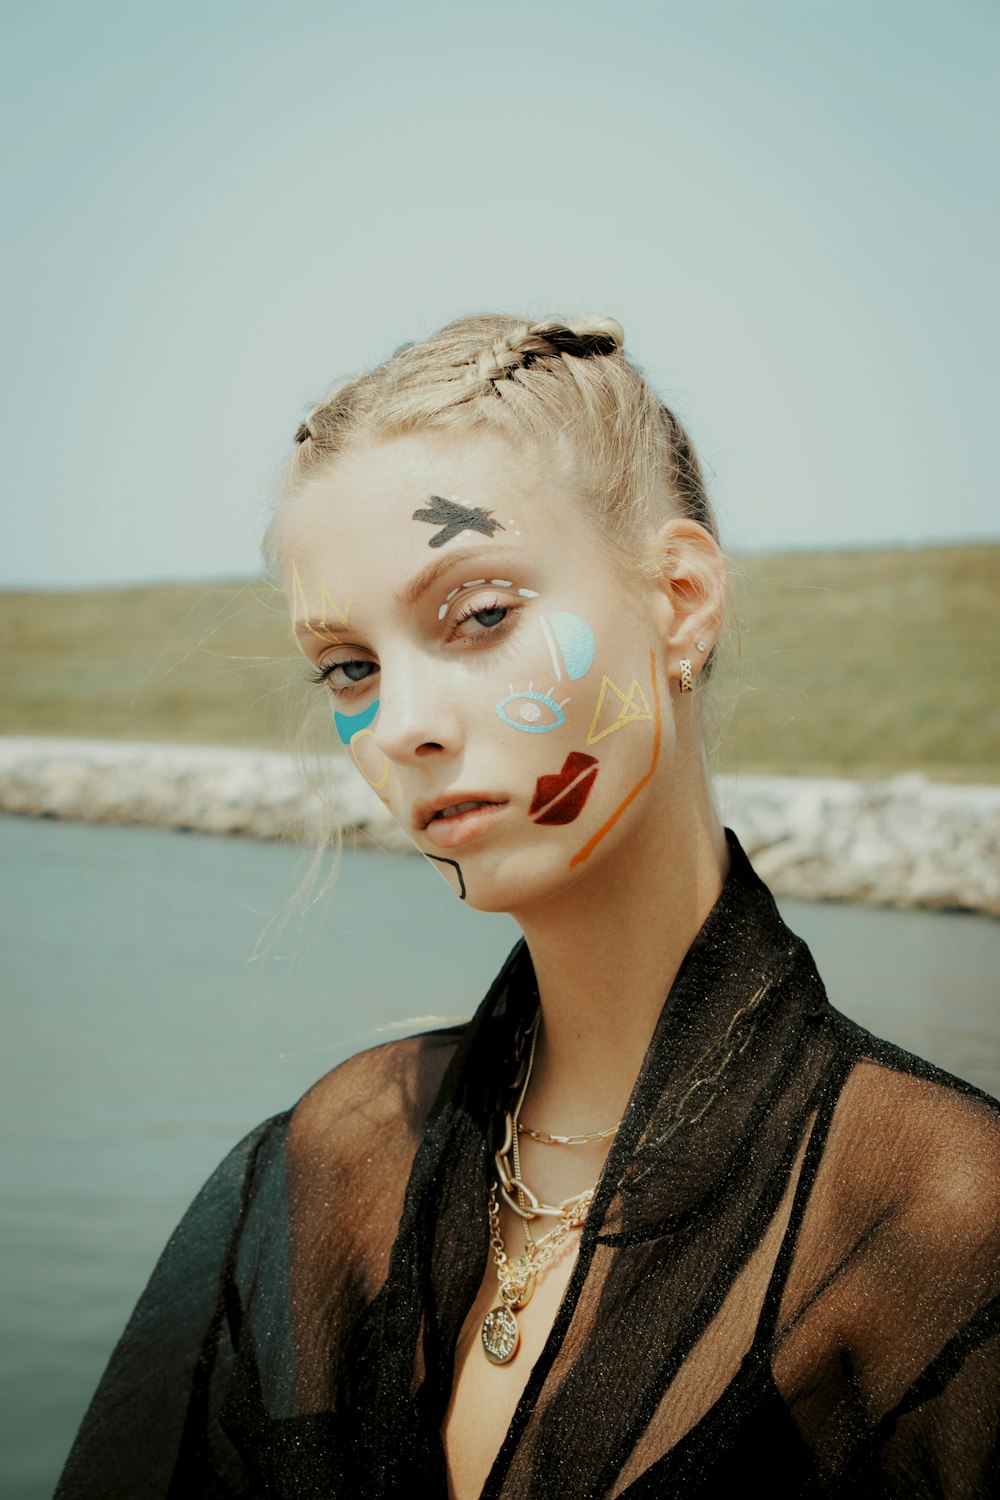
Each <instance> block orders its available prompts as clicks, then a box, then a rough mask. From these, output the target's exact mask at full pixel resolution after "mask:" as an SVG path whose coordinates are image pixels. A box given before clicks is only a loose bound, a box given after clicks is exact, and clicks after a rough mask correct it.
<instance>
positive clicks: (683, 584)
mask: <svg viewBox="0 0 1000 1500" xmlns="http://www.w3.org/2000/svg"><path fill="white" fill-rule="evenodd" d="M647 546H648V548H649V560H650V562H651V563H652V564H653V566H654V567H655V569H656V589H657V597H656V606H655V607H656V617H657V622H658V627H659V633H660V640H661V642H662V645H663V649H664V653H665V663H666V667H667V675H668V676H669V677H670V678H671V679H672V680H674V681H678V682H679V681H680V676H681V665H680V664H681V662H682V661H688V662H690V664H691V673H692V676H697V674H698V673H699V672H700V671H701V670H702V668H703V667H704V665H705V663H706V661H707V660H708V657H709V655H710V653H711V650H712V647H713V646H714V645H715V642H716V640H717V639H718V636H719V631H720V630H721V628H722V620H723V616H724V615H725V611H726V559H725V558H724V557H723V555H722V549H721V548H720V547H719V544H718V542H717V541H716V540H715V538H714V537H713V536H711V535H710V534H709V532H707V531H706V530H705V528H704V526H699V524H698V522H697V521H692V520H691V519H690V518H689V517H687V516H673V517H671V519H670V520H669V521H666V522H664V524H663V525H662V526H661V527H659V528H658V529H657V530H656V531H655V532H654V533H653V534H652V535H651V536H650V538H649V540H648V542H647Z"/></svg>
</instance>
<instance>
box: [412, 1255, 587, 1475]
mask: <svg viewBox="0 0 1000 1500" xmlns="http://www.w3.org/2000/svg"><path fill="white" fill-rule="evenodd" d="M578 1244H579V1239H578V1236H576V1235H573V1236H572V1237H571V1238H570V1239H568V1240H567V1241H566V1243H565V1244H564V1245H563V1246H561V1248H560V1251H559V1253H558V1254H557V1255H556V1257H555V1258H554V1259H553V1261H552V1262H551V1263H550V1264H549V1265H548V1266H547V1267H546V1268H545V1273H544V1275H543V1276H541V1277H540V1278H539V1280H538V1282H537V1284H536V1286H535V1290H534V1292H533V1293H532V1296H531V1300H530V1302H528V1304H527V1305H526V1306H525V1307H524V1308H522V1309H521V1310H520V1311H519V1312H518V1313H517V1314H516V1318H517V1327H518V1334H519V1343H518V1347H517V1351H516V1353H515V1354H514V1357H513V1358H512V1359H511V1360H510V1361H509V1362H508V1363H507V1364H504V1365H495V1364H492V1363H491V1362H490V1360H489V1359H487V1357H486V1354H485V1352H484V1350H483V1344H482V1336H481V1333H482V1326H483V1319H484V1318H485V1317H486V1315H487V1313H488V1312H489V1311H490V1310H491V1308H495V1307H498V1306H499V1305H500V1298H499V1295H498V1281H497V1273H496V1267H495V1265H494V1264H493V1260H492V1257H491V1258H490V1262H489V1264H488V1265H487V1267H486V1274H485V1276H484V1277H483V1281H482V1285H481V1286H480V1288H479V1292H478V1294H477V1296H476V1299H475V1301H474V1303H473V1305H472V1308H471V1309H470V1312H469V1315H468V1317H467V1318H466V1320H465V1322H464V1324H463V1325H462V1331H461V1334H460V1335H459V1340H458V1347H457V1349H456V1351H455V1379H454V1382H453V1385H452V1393H451V1401H450V1403H449V1405H448V1411H447V1413H446V1416H445V1420H444V1425H443V1428H442V1436H443V1439H444V1448H445V1456H446V1458H447V1463H448V1488H449V1493H450V1494H451V1495H452V1496H453V1497H454V1500H477V1497H478V1496H479V1495H480V1494H481V1492H482V1488H483V1485H484V1484H485V1482H486V1478H487V1476H488V1474H489V1472H490V1469H491V1468H492V1467H493V1461H494V1459H495V1458H496V1456H497V1453H498V1452H499V1451H500V1447H501V1445H502V1443H503V1441H504V1438H505V1437H506V1435H507V1432H508V1430H509V1428H510V1425H511V1422H512V1421H513V1419H514V1413H515V1411H516V1410H517V1405H518V1402H519V1401H520V1399H521V1396H522V1395H523V1393H524V1389H525V1386H526V1385H527V1383H528V1379H529V1377H530V1375H531V1371H532V1369H533V1367H534V1365H535V1362H536V1360H537V1359H538V1357H539V1356H540V1354H541V1353H542V1350H543V1349H544V1347H545V1343H546V1340H547V1339H548V1336H549V1333H550V1332H551V1329H552V1325H553V1323H554V1322H555V1319H556V1315H557V1314H558V1312H559V1308H560V1305H561V1304H562V1301H563V1298H564V1296H565V1293H566V1288H567V1285H568V1283H569V1279H570V1276H571V1275H572V1272H573V1267H574V1265H575V1263H576V1254H577V1247H578Z"/></svg>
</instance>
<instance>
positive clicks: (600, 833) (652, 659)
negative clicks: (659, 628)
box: [539, 651, 662, 870]
mask: <svg viewBox="0 0 1000 1500" xmlns="http://www.w3.org/2000/svg"><path fill="white" fill-rule="evenodd" d="M649 680H650V687H651V690H652V699H653V753H652V756H651V757H650V761H649V770H648V771H647V772H646V774H645V775H644V776H642V777H641V778H640V779H639V780H638V781H637V782H636V784H635V786H634V787H633V788H632V790H631V791H630V792H629V794H628V796H627V797H625V798H623V800H622V801H621V802H619V804H618V806H617V807H616V808H615V810H614V812H613V813H612V814H611V816H610V818H608V819H607V820H606V822H604V823H602V824H601V826H600V828H599V829H598V830H597V832H596V833H595V834H594V835H593V836H592V837H591V838H589V839H588V840H587V842H586V843H585V844H584V846H583V848H582V849H578V850H577V852H576V853H575V854H574V855H573V858H572V859H571V860H570V862H569V868H570V869H571V870H572V869H573V867H574V866H575V865H579V864H582V863H583V861H584V860H585V859H589V858H590V856H591V855H592V854H593V852H594V850H595V849H596V848H597V846H598V844H599V843H600V842H601V839H602V838H604V835H605V834H606V833H610V832H611V829H612V828H613V827H614V826H615V824H616V823H617V822H618V819H619V818H620V817H621V815H622V813H623V812H624V811H625V809H626V808H627V807H628V806H629V804H630V803H632V802H634V801H635V799H636V797H638V795H639V793H640V792H641V791H642V789H643V787H645V786H648V785H649V783H650V781H651V780H652V779H653V772H654V771H655V770H656V763H657V761H658V760H659V758H660V736H661V733H662V726H661V724H660V690H659V688H658V686H657V683H656V653H655V652H653V651H651V652H650V653H649ZM564 769H565V767H564ZM539 821H540V820H539Z"/></svg>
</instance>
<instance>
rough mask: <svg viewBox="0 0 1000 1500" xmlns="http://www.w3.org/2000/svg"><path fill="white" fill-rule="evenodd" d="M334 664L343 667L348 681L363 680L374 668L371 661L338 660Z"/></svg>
mask: <svg viewBox="0 0 1000 1500" xmlns="http://www.w3.org/2000/svg"><path fill="white" fill-rule="evenodd" d="M336 665H337V666H338V667H342V668H343V671H344V676H345V677H346V678H347V680H348V682H363V681H364V679H365V678H366V677H370V676H371V674H372V673H373V672H374V670H375V663H374V662H373V661H339V662H337V663H336Z"/></svg>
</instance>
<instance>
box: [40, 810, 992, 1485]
mask: <svg viewBox="0 0 1000 1500" xmlns="http://www.w3.org/2000/svg"><path fill="white" fill-rule="evenodd" d="M730 843H731V846H732V865H731V869H730V873H729V876H728V878H727V881H726V884H725V886H724V889H723V891H722V894H721V896H720V898H719V901H718V902H717V904H716V906H715V907H714V909H713V910H712V912H711V914H710V915H709V917H708V920H707V921H706V923H705V925H704V927H703V928H702V930H701V932H700V933H699V934H698V936H697V938H696V939H695V941H694V943H693V945H692V947H691V949H690V951H689V953H688V955H687V957H686V958H685V960H684V963H683V965H682V967H681V970H680V972H679V973H678V975H677V978H676V980H675V982H674V984H673V987H672V989H671V991H670V994H669V995H668V997H667V1000H666V1002H665V1004H664V1007H663V1011H662V1014H661V1017H660V1020H659V1023H658V1025H657V1029H656V1032H655V1034H654V1037H653V1040H652V1043H651V1045H650V1048H649V1052H648V1054H647V1056H646V1059H645V1062H644V1064H643V1067H642V1071H641V1073H640V1075H639V1078H638V1080H637V1082H636V1085H635V1089H634V1091H633V1094H632V1098H631V1100H630V1103H629V1106H628V1110H627V1112H626V1115H625V1118H624V1121H623V1124H622V1127H621V1129H620V1130H619V1133H618V1135H617V1137H616V1140H615V1143H614V1146H613V1148H612V1151H611V1153H610V1155H609V1157H608V1160H607V1163H606V1166H605V1169H604V1172H603V1174H602V1176H601V1179H600V1182H599V1185H598V1190H597V1194H596V1197H595V1200H594V1203H593V1206H592V1208H591V1211H590V1213H589V1216H588V1218H587V1221H586V1224H585V1225H584V1228H583V1231H582V1234H581V1239H580V1247H579V1254H578V1258H577V1262H576V1266H575V1269H574V1271H573V1274H572V1277H571V1280H570V1283H569V1286H568V1288H567V1291H566V1294H565V1297H564V1300H563V1303H562V1305H561V1307H560V1310H559V1313H558V1315H557V1317H556V1321H555V1323H554V1325H553V1327H552V1331H551V1334H550V1336H549V1338H548V1341H547V1343H546V1345H545V1348H544V1350H543V1352H542V1354H541V1356H540V1358H539V1359H538V1362H537V1364H536V1365H535V1367H534V1369H533V1370H532V1372H531V1375H530V1378H529V1380H528V1384H527V1386H526V1388H525V1391H524V1395H523V1397H522V1399H521V1401H520V1403H519V1405H518V1407H517V1410H516V1412H515V1414H514V1418H513V1420H512V1422H511V1426H510V1429H509V1431H508V1433H507V1436H506V1439H505V1441H504V1443H503V1446H502V1447H501V1449H500V1452H499V1453H498V1455H497V1458H496V1461H495V1463H494V1466H493V1469H492V1472H491V1474H490V1476H489V1478H488V1480H487V1483H486V1486H485V1488H484V1490H483V1495H484V1496H489V1497H498V1500H499V1497H503V1500H513V1497H517V1500H527V1497H552V1500H556V1497H558V1500H577V1497H579V1500H584V1497H586V1500H594V1497H603V1496H626V1495H627V1496H628V1497H630V1500H639V1497H645V1496H653V1495H656V1496H659V1497H663V1496H684V1497H685V1500H692V1497H700V1496H723V1495H729V1494H732V1493H736V1492H737V1491H738V1490H742V1489H743V1488H744V1486H745V1485H746V1483H747V1481H748V1480H749V1479H750V1478H754V1479H758V1480H760V1481H761V1482H762V1484H763V1486H764V1488H765V1489H766V1491H767V1493H768V1494H769V1496H770V1497H772V1500H778V1497H791V1496H828V1495H829V1496H833V1495H836V1496H840V1495H844V1496H846V1495H851V1496H907V1497H915V1496H916V1497H919V1496H947V1497H979V1496H990V1495H996V1494H1000V1108H998V1106H997V1104H996V1102H995V1101H993V1100H991V1099H989V1098H988V1097H987V1096H986V1095H984V1094H981V1093H979V1092H978V1091H977V1090H975V1089H973V1088H972V1087H971V1086H969V1085H967V1084H964V1083H961V1082H959V1081H958V1080H956V1079H954V1078H951V1077H949V1076H948V1075H946V1074H943V1073H941V1072H939V1071H938V1070H936V1069H935V1068H933V1067H931V1066H930V1065H928V1064H926V1063H923V1062H920V1061H918V1060H917V1059H916V1058H913V1057H910V1056H908V1055H906V1054H904V1053H902V1052H900V1051H898V1050H897V1049H896V1048H894V1047H891V1046H889V1045H887V1044H886V1043H884V1042H880V1041H878V1040H876V1039H875V1038H874V1037H872V1036H870V1035H869V1034H868V1033H867V1032H865V1031H863V1030H862V1029H861V1028H859V1027H858V1026H856V1025H854V1024H853V1023H852V1022H850V1021H848V1020H847V1019H846V1018H845V1017H843V1016H842V1015H840V1014H839V1013H838V1012H837V1011H836V1010H834V1009H833V1008H832V1007H831V1006H830V1005H829V1003H828V1002H827V999H826V996H825V993H824V990H823V986H822V984H821V982H820V980H819V977H818V975H817V973H816V970H815V967H814V965H813V962H812V959H811V957H810V954H809V951H808V949H807V948H806V947H805V945H804V944H803V943H802V942H801V941H800V940H799V939H798V938H796V937H795V936H793V934H792V933H790V932H789V930H788V929H787V928H786V927H785V926H784V924H783V923H782V921H781V918H780V917H779V915H778V912H777V909H776V907H775V905H774V902H773V901H772V899H771V896H770V894H769V893H768V891H767V890H766V888H765V887H764V886H763V885H762V884H761V883H760V881H759V880H758V879H757V877H756V876H755V875H754V873H753V871H752V869H751V868H750V865H749V863H748V861H747V860H746V858H745V856H744V855H743V853H742V851H741V850H740V848H739V845H738V844H737V843H736V841H735V839H733V838H732V836H730ZM942 1003H947V997H946V996H942ZM536 1005H537V993H536V990H535V987H534V977H533V973H532V969H531V962H530V958H529V956H528V954H527V951H526V949H525V948H524V946H523V945H518V947H517V948H515V950H514V952H513V953H512V954H511V957H510V958H509V959H508V961H507V963H506V965H505V966H504V969H503V971H502V972H501V974H500V975H499V977H498V979H497V980H496V982H495V983H494V985H493V987H492V989H491V990H490V992H489V994H488V995H487V996H486V999H485V1000H484V1001H483V1003H482V1005H481V1006H480V1008H479V1010H478V1012H477V1014H476V1016H475V1017H474V1018H473V1020H472V1021H471V1022H470V1023H469V1024H468V1025H466V1026H462V1027H458V1028H452V1029H449V1030H443V1031H436V1032H431V1033H428V1034H425V1035H423V1036H419V1037H414V1038H411V1039H408V1040H406V1041H398V1042H393V1043H390V1044H388V1045H386V1046H383V1047H379V1048H375V1049H374V1050H372V1051H369V1052H365V1053H362V1054H360V1055H359V1056H357V1057H354V1058H352V1059H351V1060H350V1061H348V1062H346V1063H344V1064H343V1065H342V1066H341V1067H339V1068H336V1069H335V1070H334V1071H333V1072H332V1073H330V1074H328V1075H327V1076H326V1077H325V1078H323V1079H321V1081H320V1082H319V1083H318V1084H316V1085H315V1087H314V1088H313V1089H311V1090H310V1092H309V1093H308V1094H306V1096H305V1097H304V1098H303V1099H302V1100H301V1101H300V1102H299V1104H298V1105H297V1106H296V1107H295V1108H294V1109H292V1110H291V1111H289V1112H288V1113H286V1114H283V1115H280V1116H277V1117H275V1118H274V1119H272V1120H269V1121H267V1122H266V1123H265V1124H263V1125H261V1126H260V1127H259V1128H258V1129H257V1130H255V1131H254V1132H253V1133H252V1134H251V1135H250V1136H248V1137H247V1138H246V1140H244V1141H243V1142H242V1143H241V1144H240V1145H239V1146H237V1147H236V1149H235V1150H234V1151H233V1152H232V1153H231V1154H230V1155H229V1156H228V1157H227V1158H226V1160H225V1161H224V1162H223V1163H222V1165H221V1166H220V1167H219V1168H218V1170H217V1172H216V1173H215V1174H214V1176H213V1177H212V1178H211V1179H210V1181H209V1182H208V1184H207V1185H206V1186H205V1188H204V1189H203V1190H202V1192H201V1193H200V1194H199V1195H198V1197H197V1198H196V1200H195V1202H194V1204H193V1205H192V1207H191V1209H190V1210H189V1212H188V1213H187V1215H186V1216H185V1218H184V1219H183V1220H182V1222H181V1224H180V1226H179V1227H178V1229H177V1230H176V1232H175V1233H174V1235H173V1237H172V1239H171V1240H170V1242H169V1244H168V1245H167V1248H166V1250H165V1251H164V1254H163V1256H162V1258H161V1260H160V1262H159V1265H158V1266H157V1268H156V1270H155V1272H154V1274H153V1277H152V1279H151V1281H150V1283H149V1286H148V1288H147V1289H146V1291H145V1293H144V1294H143V1296H142V1298H141V1300H140V1302H139V1304H138V1306H137V1308H136V1310H135V1313H134V1314H133V1316H132V1319H131V1321H130V1322H129V1325H128V1327H127V1329H126V1331H125V1333H124V1335H123V1337H122V1339H121V1342H120V1343H119V1345H118V1347H117V1349H116V1350H115V1353H114V1355H113V1356H112V1359H111V1362H110V1364H109V1366H108V1369H107V1372H106V1374H105V1376H104V1378H103V1380H102V1382H101V1385H100V1387H99V1389H98V1391H97V1394H96V1396H95V1397H94V1400H93V1403H92V1405H91V1408H90V1410H89V1412H88V1413H87V1416H86V1419H85V1421H84V1423H83V1426H82V1428H81V1431H80V1434H79V1436H78V1438H77V1442H76V1445H75V1446H74V1448H73V1451H72V1453H71V1455H70V1458H69V1461H68V1463H67V1466H66V1469H65V1471H64V1474H63V1477H62V1480H61V1482H60V1486H59V1489H58V1491H57V1496H58V1500H81V1497H94V1500H97V1497H101V1500H114V1497H121V1500H141V1497H146V1496H148V1497H171V1500H174V1497H176V1500H182V1497H183V1500H192V1497H202V1496H204V1497H241V1500H243V1497H265V1496H266V1497H281V1500H293V1497H294V1500H320V1497H322V1500H330V1497H332V1496H342V1495H343V1496H348V1495H350V1496H382V1495H395V1494H398V1493H402V1492H404V1491H405V1490H409V1489H410V1488H412V1487H413V1486H414V1485H416V1486H418V1487H419V1488H420V1490H421V1492H422V1493H427V1494H439V1495H441V1496H445V1495H446V1494H447V1479H446V1471H445V1462H444V1452H443V1448H442V1443H441V1436H440V1432H441V1424H442V1420H443V1417H444V1413H445V1410H446V1408H447V1405H448V1400H449V1396H450V1390H451V1380H452V1367H453V1360H454V1351H455V1344H456V1340H457V1337H458V1334H459V1330H460V1329H461V1326H462V1324H463V1321H464V1320H465V1317H466V1314H467V1312H468V1310H469V1308H470V1306H471V1304H472V1302H473V1300H474V1298H475V1295H476V1293H477V1291H478V1289H479V1287H480V1285H481V1282H482V1278H483V1275H484V1272H485V1267H486V1260H487V1254H488V1240H487V1216H486V1203H487V1194H488V1186H489V1180H490V1160H491V1158H490V1152H489V1144H488V1137H489V1133H490V1128H491V1121H492V1120H493V1119H494V1118H495V1115H496V1112H497V1110H498V1108H499V1107H500V1104H501V1101H504V1102H505V1101H506V1091H507V1089H508V1087H509V1082H510V1078H511V1069H512V1058H513V1056H514V1052H515V1048H516V1046H517V1044H518V1039H519V1038H520V1037H522V1036H523V1032H524V1029H525V1026H526V1025H527V1023H528V1021H530V1018H531V1016H532V1015H533V1014H534V1009H535V1007H536Z"/></svg>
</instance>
